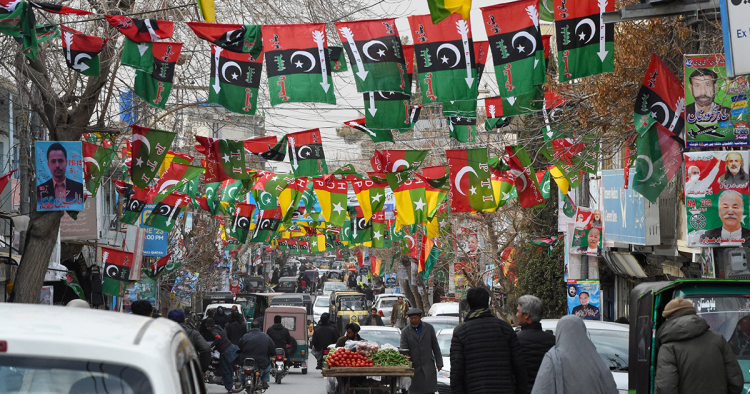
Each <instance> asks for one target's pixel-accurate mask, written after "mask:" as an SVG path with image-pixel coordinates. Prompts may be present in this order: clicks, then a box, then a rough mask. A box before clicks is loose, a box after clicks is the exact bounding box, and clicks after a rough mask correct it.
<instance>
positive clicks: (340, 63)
mask: <svg viewBox="0 0 750 394" xmlns="http://www.w3.org/2000/svg"><path fill="white" fill-rule="evenodd" d="M328 57H330V58H331V63H330V64H329V65H330V67H331V72H332V73H340V72H344V71H348V70H349V67H348V66H347V64H346V58H345V57H344V48H343V47H328Z"/></svg>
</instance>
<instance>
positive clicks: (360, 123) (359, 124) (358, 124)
mask: <svg viewBox="0 0 750 394" xmlns="http://www.w3.org/2000/svg"><path fill="white" fill-rule="evenodd" d="M365 94H367V93H365ZM344 124H345V125H347V126H349V127H351V128H353V129H356V130H359V131H361V132H363V133H365V134H367V136H368V137H370V139H371V140H372V142H393V134H391V130H373V129H370V128H368V127H367V121H366V119H365V118H359V119H354V120H350V121H348V122H344Z"/></svg>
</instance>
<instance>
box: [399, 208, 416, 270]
mask: <svg viewBox="0 0 750 394" xmlns="http://www.w3.org/2000/svg"><path fill="white" fill-rule="evenodd" d="M396 224H397V225H398V218H396ZM417 227H418V226H417V225H414V226H404V228H403V232H404V239H403V241H402V242H401V248H402V250H401V254H403V255H408V256H409V257H411V258H413V259H414V260H418V259H419V252H420V247H419V241H420V240H421V237H420V235H421V234H420V233H419V232H418V231H417Z"/></svg>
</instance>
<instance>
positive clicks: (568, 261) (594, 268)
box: [564, 223, 599, 280]
mask: <svg viewBox="0 0 750 394" xmlns="http://www.w3.org/2000/svg"><path fill="white" fill-rule="evenodd" d="M565 234H566V235H565V239H564V242H565V275H564V279H565V280H568V279H599V259H589V261H588V266H589V272H588V273H586V272H582V271H581V268H582V265H581V258H582V256H581V255H580V254H574V253H571V250H573V247H572V245H571V244H572V243H573V239H574V238H575V236H574V235H575V224H574V223H570V224H568V229H567V231H566V232H565Z"/></svg>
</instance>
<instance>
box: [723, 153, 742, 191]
mask: <svg viewBox="0 0 750 394" xmlns="http://www.w3.org/2000/svg"><path fill="white" fill-rule="evenodd" d="M743 164H744V163H743V160H742V155H741V154H740V153H739V152H729V153H727V158H726V172H725V173H724V175H722V176H720V177H719V184H720V185H721V187H722V189H734V188H747V181H748V177H747V172H745V170H744V169H743V168H742V167H743Z"/></svg>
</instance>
